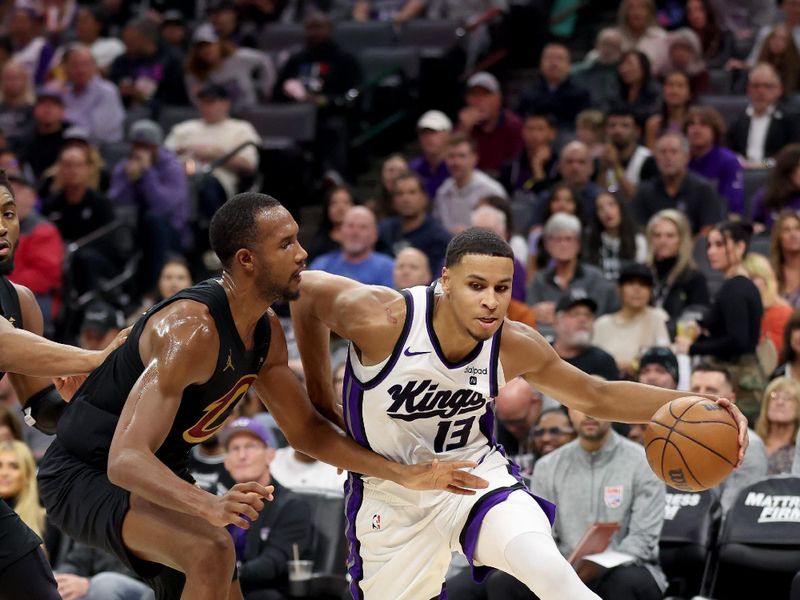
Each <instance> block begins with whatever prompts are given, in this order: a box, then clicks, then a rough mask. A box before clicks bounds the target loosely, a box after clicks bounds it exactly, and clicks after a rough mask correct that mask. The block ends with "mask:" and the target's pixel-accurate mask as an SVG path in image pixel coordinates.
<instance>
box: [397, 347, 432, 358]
mask: <svg viewBox="0 0 800 600" xmlns="http://www.w3.org/2000/svg"><path fill="white" fill-rule="evenodd" d="M430 353H431V351H430V350H428V351H427V352H412V351H411V348H406V351H405V352H403V354H405V355H406V356H419V355H420V354H430Z"/></svg>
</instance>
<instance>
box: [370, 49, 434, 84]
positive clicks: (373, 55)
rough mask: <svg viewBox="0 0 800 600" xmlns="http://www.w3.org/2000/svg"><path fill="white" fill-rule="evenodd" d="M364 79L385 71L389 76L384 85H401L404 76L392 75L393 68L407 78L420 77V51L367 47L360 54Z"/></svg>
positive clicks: (414, 78)
mask: <svg viewBox="0 0 800 600" xmlns="http://www.w3.org/2000/svg"><path fill="white" fill-rule="evenodd" d="M359 61H360V62H361V68H362V69H363V70H364V79H371V78H373V77H377V76H379V75H381V74H383V73H386V74H387V76H386V77H385V78H384V79H383V81H382V82H381V83H382V85H389V86H391V85H401V84H402V79H403V78H402V77H399V76H398V75H397V74H395V75H391V74H390V72H391V71H392V70H395V71H399V72H401V73H402V74H403V75H404V76H405V79H406V80H410V81H413V80H416V79H417V77H419V51H418V50H417V49H416V48H367V49H366V50H364V51H362V52H361V53H360V54H359Z"/></svg>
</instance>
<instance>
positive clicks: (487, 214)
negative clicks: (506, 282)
mask: <svg viewBox="0 0 800 600" xmlns="http://www.w3.org/2000/svg"><path fill="white" fill-rule="evenodd" d="M472 226H473V227H479V228H481V229H488V230H489V231H494V232H495V233H496V234H497V235H499V236H500V237H502V238H503V239H504V240H507V239H508V227H507V224H506V215H505V214H504V213H503V211H502V210H500V209H498V208H495V207H494V206H486V205H483V206H478V207H477V208H476V209H475V210H473V211H472ZM525 275H526V273H525V265H523V264H522V263H521V262H519V260H518V259H516V258H514V276H513V279H512V280H511V297H512V298H513V299H514V300H519V301H520V302H525V293H526V289H525V284H526V281H525Z"/></svg>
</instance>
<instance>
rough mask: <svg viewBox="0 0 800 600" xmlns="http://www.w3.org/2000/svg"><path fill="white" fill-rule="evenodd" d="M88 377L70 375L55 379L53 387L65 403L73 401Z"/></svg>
mask: <svg viewBox="0 0 800 600" xmlns="http://www.w3.org/2000/svg"><path fill="white" fill-rule="evenodd" d="M87 377H88V375H70V376H69V377H53V385H55V386H56V390H57V391H58V393H59V394H60V395H61V397H62V398H63V399H64V401H65V402H69V401H70V400H72V397H73V396H74V395H75V392H77V391H78V388H79V387H81V386H82V385H83V382H84V381H86V378H87Z"/></svg>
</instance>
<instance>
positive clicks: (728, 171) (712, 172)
mask: <svg viewBox="0 0 800 600" xmlns="http://www.w3.org/2000/svg"><path fill="white" fill-rule="evenodd" d="M689 170H690V171H692V172H693V173H696V174H697V175H700V176H701V177H705V178H706V179H708V180H709V181H711V182H712V183H713V184H714V186H716V188H717V191H718V192H719V195H720V196H722V197H723V198H725V200H727V201H728V212H732V213H737V214H740V215H741V214H742V213H744V183H743V176H742V165H740V164H739V160H738V159H737V158H736V155H735V154H734V153H733V152H731V151H730V150H728V149H727V148H723V147H722V146H712V147H711V150H709V151H708V153H707V154H706V155H705V156H701V157H699V158H693V159H691V160H690V161H689Z"/></svg>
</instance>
